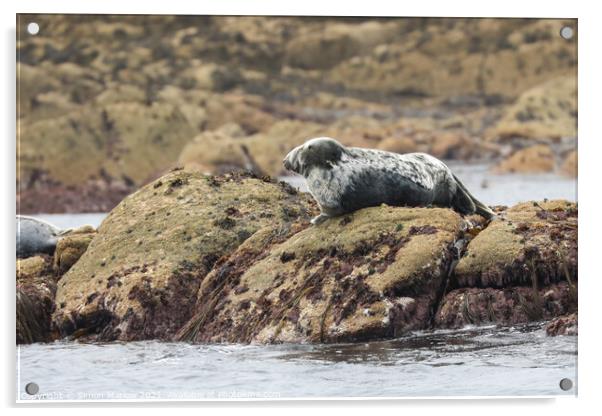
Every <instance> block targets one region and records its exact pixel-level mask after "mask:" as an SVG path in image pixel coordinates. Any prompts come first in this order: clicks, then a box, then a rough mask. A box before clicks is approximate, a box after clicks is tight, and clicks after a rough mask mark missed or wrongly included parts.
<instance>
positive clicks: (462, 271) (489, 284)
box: [435, 200, 578, 327]
mask: <svg viewBox="0 0 602 416" xmlns="http://www.w3.org/2000/svg"><path fill="white" fill-rule="evenodd" d="M577 214H578V210H577V205H576V204H574V203H571V202H567V201H562V200H557V201H542V202H526V203H521V204H518V205H516V206H514V207H512V208H510V209H506V210H502V211H499V212H498V217H499V218H497V219H495V220H493V221H492V222H491V223H490V224H489V225H488V226H487V228H485V229H484V230H483V231H481V232H480V233H479V234H478V235H477V236H476V237H475V238H474V239H473V240H472V241H470V243H469V244H468V246H467V248H466V252H465V253H464V255H463V256H462V258H461V259H460V261H459V262H458V264H457V266H456V268H455V270H454V273H453V275H452V278H451V279H450V286H449V291H448V293H446V295H445V296H444V298H443V300H442V302H441V305H440V306H439V310H438V312H437V315H436V319H435V324H436V326H439V327H460V326H463V325H467V324H478V323H485V322H489V323H491V322H493V323H500V324H513V323H518V322H528V321H534V320H541V319H550V318H552V317H556V316H560V315H564V314H568V313H572V312H574V311H576V310H577Z"/></svg>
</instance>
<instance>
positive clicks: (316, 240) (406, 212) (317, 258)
mask: <svg viewBox="0 0 602 416" xmlns="http://www.w3.org/2000/svg"><path fill="white" fill-rule="evenodd" d="M464 225H465V222H464V220H463V219H462V217H460V216H459V215H458V214H457V213H455V212H454V211H452V210H449V209H441V208H433V209H429V208H400V207H388V206H380V207H373V208H366V209H363V210H360V211H357V212H355V213H353V214H352V215H349V216H345V217H340V218H334V219H330V220H328V221H326V222H325V223H324V224H322V225H320V226H317V227H310V228H306V229H303V230H300V231H298V232H297V233H295V234H293V235H292V236H290V237H288V238H287V239H284V240H283V239H282V238H280V237H279V236H281V235H282V233H281V231H280V230H279V229H278V228H274V227H268V228H265V229H263V230H261V231H260V232H258V233H257V234H256V235H255V236H253V238H250V239H249V240H247V241H246V242H245V243H244V244H243V245H241V246H240V247H239V248H238V250H236V251H235V252H234V253H233V254H232V255H230V256H229V257H227V258H226V257H224V258H222V259H221V260H220V261H219V262H218V263H217V264H216V265H215V268H214V270H213V271H212V272H211V273H210V274H209V275H208V276H207V277H206V278H205V280H204V281H203V283H202V285H201V287H200V290H199V293H198V300H197V306H196V313H195V316H194V317H193V318H192V319H191V320H190V322H188V324H187V325H186V326H185V327H184V328H183V329H182V330H181V331H180V332H179V334H178V336H177V339H181V340H193V341H203V342H206V341H210V342H261V343H265V342H337V341H359V340H369V339H379V338H386V337H393V336H397V335H400V334H402V333H404V332H406V331H408V330H411V329H421V328H425V327H427V326H428V325H429V323H430V319H431V317H432V313H433V309H434V308H435V307H436V301H437V300H438V299H437V298H438V296H439V294H440V293H441V291H442V290H443V286H442V285H443V284H444V282H445V280H446V278H447V271H448V270H449V265H450V263H451V261H452V259H453V258H454V254H455V246H454V243H455V242H456V241H457V240H458V239H459V238H460V236H461V235H462V231H463V227H464Z"/></svg>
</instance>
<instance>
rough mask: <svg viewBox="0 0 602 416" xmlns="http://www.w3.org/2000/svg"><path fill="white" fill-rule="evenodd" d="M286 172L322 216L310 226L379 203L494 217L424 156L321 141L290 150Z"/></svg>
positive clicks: (447, 172)
mask: <svg viewBox="0 0 602 416" xmlns="http://www.w3.org/2000/svg"><path fill="white" fill-rule="evenodd" d="M284 167H285V168H286V169H289V170H292V171H293V172H296V173H299V174H301V175H303V176H304V177H305V178H306V180H307V186H308V188H309V191H310V193H311V194H312V195H313V197H314V198H315V199H316V201H317V202H318V204H319V206H320V210H321V214H320V215H319V216H318V217H316V218H314V219H313V220H312V223H313V224H319V223H321V222H323V221H324V220H325V219H327V218H328V217H333V216H338V215H343V214H346V213H349V212H353V211H356V210H358V209H361V208H366V207H371V206H378V205H380V204H382V203H385V204H387V205H395V206H428V205H437V206H441V207H450V208H453V209H454V210H456V211H458V212H459V213H461V214H464V215H466V214H473V213H477V214H479V215H482V216H483V217H485V218H488V219H489V218H492V217H493V216H494V213H493V211H491V210H490V209H489V208H488V207H487V206H486V205H484V204H482V203H481V202H479V201H478V200H477V199H476V198H474V197H473V196H472V195H471V194H470V193H469V192H468V190H467V189H466V188H465V187H464V185H462V183H461V182H460V181H459V180H458V178H456V177H455V176H454V174H453V173H452V172H451V171H450V170H449V168H448V167H447V166H446V165H445V164H444V163H443V162H441V161H440V160H438V159H436V158H434V157H433V156H430V155H427V154H425V153H408V154H404V155H401V154H397V153H391V152H386V151H382V150H373V149H362V148H358V147H345V146H343V145H342V144H340V143H339V142H337V141H336V140H334V139H331V138H328V137H320V138H316V139H311V140H309V141H307V142H305V143H304V144H303V145H301V146H298V147H296V148H294V149H293V150H291V152H290V153H289V154H288V155H287V156H286V158H285V159H284Z"/></svg>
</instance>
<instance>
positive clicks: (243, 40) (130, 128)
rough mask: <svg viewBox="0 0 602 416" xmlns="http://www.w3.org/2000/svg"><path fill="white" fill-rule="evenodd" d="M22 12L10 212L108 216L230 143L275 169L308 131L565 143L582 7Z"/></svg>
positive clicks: (465, 156)
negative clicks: (436, 13)
mask: <svg viewBox="0 0 602 416" xmlns="http://www.w3.org/2000/svg"><path fill="white" fill-rule="evenodd" d="M20 19H23V21H26V22H29V21H33V20H35V21H36V22H38V23H39V24H40V27H41V28H43V30H41V31H40V33H39V34H38V35H36V36H30V35H28V34H27V33H26V32H25V29H22V31H21V30H20V32H19V36H18V41H17V50H18V55H17V59H18V66H17V78H18V83H19V88H18V94H19V97H18V110H17V111H18V127H19V132H20V135H19V152H18V159H19V167H20V168H19V172H18V174H17V182H18V188H17V189H18V197H17V205H18V209H19V212H20V213H36V212H42V211H44V212H65V211H67V212H85V211H92V212H98V211H108V210H110V209H111V208H113V207H114V206H115V205H116V204H117V203H118V202H119V201H120V200H121V199H122V198H123V197H124V196H125V195H127V194H128V193H131V192H133V191H135V190H136V189H138V188H139V187H140V186H143V185H144V184H146V183H148V182H149V181H152V180H154V179H155V178H157V177H159V176H160V175H161V174H163V173H165V172H166V171H168V170H169V169H170V168H172V167H173V166H175V165H176V164H177V163H178V161H179V160H180V161H184V162H185V163H186V164H187V165H189V166H191V167H196V168H198V169H201V170H203V171H210V172H212V173H219V172H222V171H223V170H224V169H225V168H226V167H229V166H232V167H237V168H239V167H241V166H243V165H245V164H248V163H247V162H246V161H245V162H244V163H242V156H241V153H240V151H239V150H238V149H237V146H235V145H234V144H233V143H235V142H233V141H232V139H234V138H236V139H237V140H238V139H240V141H241V144H244V145H245V147H246V149H247V150H248V156H250V159H252V160H253V161H255V162H256V164H257V171H261V172H264V173H267V174H270V175H279V174H281V173H283V172H282V166H281V164H280V163H279V162H280V161H281V160H282V158H283V157H284V155H285V154H286V153H287V152H288V151H289V150H290V148H291V147H293V146H295V145H297V144H299V143H300V142H302V141H304V140H305V139H307V138H309V137H311V136H325V135H330V136H334V137H337V138H339V139H340V140H341V141H342V142H344V143H345V144H347V145H353V146H361V147H371V148H381V149H388V150H392V151H399V152H411V151H424V152H429V153H432V154H435V155H436V156H438V157H441V158H445V159H456V160H477V159H478V160H484V161H495V160H496V159H497V158H498V157H499V156H507V155H508V154H509V153H512V152H514V151H516V150H520V149H523V148H528V147H530V146H533V145H534V144H537V143H540V142H546V143H547V144H549V145H551V146H552V147H553V148H554V149H553V150H554V151H555V152H556V153H558V154H559V155H565V154H567V153H568V151H569V150H572V149H574V148H575V140H576V123H575V122H576V117H577V106H576V73H575V72H576V67H577V52H576V40H575V39H573V40H571V41H567V40H564V39H562V38H561V37H560V36H559V31H560V28H561V27H562V26H564V25H572V26H574V27H576V23H577V22H576V21H575V20H570V19H568V20H557V19H447V18H354V17H348V18H321V17H261V16H245V17H240V16H100V15H89V16H77V15H21V16H20ZM25 26H26V25H25V24H23V25H21V24H20V25H19V27H23V28H24V27H25ZM103 114H106V117H105V118H103ZM232 124H237V125H238V126H239V127H240V129H241V133H242V134H240V135H239V133H237V134H236V137H234V136H233V135H231V134H230V133H229V132H227V131H225V130H224V129H223V127H224V126H226V125H232ZM199 137H205V138H207V137H213V138H214V140H211V143H212V145H215V147H213V148H212V149H210V150H208V151H207V152H203V151H199V150H198V149H201V148H202V146H203V143H204V139H203V140H201V139H198V138H199ZM221 139H223V141H224V143H223V144H222V143H219V144H218V143H217V142H218V141H221ZM562 140H568V142H566V143H564V142H563V143H559V141H562ZM557 147H558V148H559V149H557ZM195 148H196V149H197V150H194V149H195ZM218 150H219V151H222V153H221V154H220V156H219V158H218V157H216V153H217V152H218ZM229 150H232V152H231V153H228V151H229ZM245 159H246V158H245Z"/></svg>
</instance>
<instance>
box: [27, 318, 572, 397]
mask: <svg viewBox="0 0 602 416" xmlns="http://www.w3.org/2000/svg"><path fill="white" fill-rule="evenodd" d="M576 343H577V339H576V337H547V336H546V335H545V332H544V330H543V329H542V324H533V325H530V326H522V327H514V328H495V327H480V328H472V329H468V328H467V329H463V330H459V331H435V332H417V333H415V334H412V335H408V336H405V337H403V338H400V339H396V340H390V341H381V342H371V343H367V344H366V343H361V344H334V345H271V346H256V345H190V344H183V343H178V344H175V343H158V342H132V343H111V344H95V345H85V344H77V343H72V342H71V343H70V342H57V343H54V344H49V345H43V344H36V345H28V346H22V347H20V349H19V350H18V361H19V363H20V366H19V369H20V374H19V377H20V378H19V381H18V391H19V392H21V393H20V399H22V400H31V399H34V400H35V399H40V398H42V399H55V400H61V399H62V400H107V399H182V400H184V399H189V400H191V399H223V398H231V397H234V398H303V397H305V398H306V397H315V398H317V397H418V396H481V395H486V396H515V395H518V396H542V395H545V396H547V395H573V394H575V392H576V387H573V389H572V390H571V391H568V392H564V391H562V390H561V389H560V388H559V382H560V380H561V379H562V378H565V377H568V378H571V379H572V380H573V381H576V361H577V353H576V351H577V350H576V348H577V345H576ZM31 381H34V382H36V383H37V384H38V385H39V387H40V391H39V393H38V395H37V396H29V395H27V394H26V393H24V391H25V385H26V384H27V383H29V382H31Z"/></svg>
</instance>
